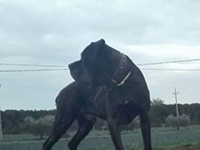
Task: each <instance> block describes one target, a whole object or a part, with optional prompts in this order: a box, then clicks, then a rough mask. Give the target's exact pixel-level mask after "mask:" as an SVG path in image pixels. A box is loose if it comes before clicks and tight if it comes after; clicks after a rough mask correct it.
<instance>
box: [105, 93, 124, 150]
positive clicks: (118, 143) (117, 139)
mask: <svg viewBox="0 0 200 150" xmlns="http://www.w3.org/2000/svg"><path fill="white" fill-rule="evenodd" d="M105 98H106V110H107V124H108V128H109V132H110V135H111V138H112V141H113V144H114V146H115V150H124V148H123V145H122V139H121V133H120V130H119V124H117V122H116V120H114V118H113V116H114V115H113V114H114V112H113V110H114V109H113V105H112V101H110V100H113V99H112V98H111V97H109V93H107V94H106V97H105Z"/></svg>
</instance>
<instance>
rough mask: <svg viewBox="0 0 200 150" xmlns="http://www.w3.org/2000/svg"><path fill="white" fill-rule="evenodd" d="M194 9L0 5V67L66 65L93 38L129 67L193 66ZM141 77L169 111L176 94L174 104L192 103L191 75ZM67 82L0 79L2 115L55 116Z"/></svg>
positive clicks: (43, 76) (49, 77)
mask: <svg viewBox="0 0 200 150" xmlns="http://www.w3.org/2000/svg"><path fill="white" fill-rule="evenodd" d="M199 3H200V2H199V1H197V0H190V1H186V0H177V1H173V0H168V1H165V0H153V1H151V2H149V1H147V0H140V1H137V0H126V1H120V0H119V1H90V2H89V1H86V0H82V1H79V2H74V1H64V0H51V1H42V2H41V1H39V0H38V1H31V0H30V1H24V0H19V1H17V2H16V1H14V0H6V1H1V2H0V18H1V19H0V45H1V46H0V54H1V55H0V60H1V62H7V63H35V64H55V65H56V64H59V65H67V64H68V63H70V62H72V61H74V60H77V59H79V57H80V56H79V55H80V52H81V51H82V50H83V49H84V48H85V46H87V45H88V44H89V43H90V42H91V41H96V40H98V39H100V38H105V39H106V41H107V43H108V44H109V45H111V46H113V47H114V48H116V49H118V50H120V51H122V52H123V53H125V54H128V55H129V56H130V57H131V58H132V59H133V61H134V62H135V63H146V62H156V61H168V60H174V59H189V58H194V57H197V58H200V53H199V51H200V43H199V36H200V28H199V24H200V17H199V14H200V10H199V8H198V7H199ZM0 67H1V68H0V69H27V68H28V67H26V68H25V67H16V66H13V67H8V66H0ZM150 67H151V66H150ZM154 67H159V68H160V67H163V68H179V67H181V68H186V67H193V68H194V67H195V68H199V67H200V66H199V65H198V64H194V65H191V66H186V65H164V66H154ZM141 68H142V67H141ZM29 69H30V68H29ZM31 69H33V68H31ZM143 72H144V75H145V77H146V79H147V82H148V84H149V87H150V90H151V93H152V94H151V95H152V96H153V97H155V98H156V97H160V98H163V99H164V100H166V102H167V103H172V102H173V95H172V94H171V92H172V90H173V88H174V86H177V88H178V89H179V90H180V97H181V95H182V96H183V97H182V99H180V102H197V101H199V100H197V97H198V95H197V94H195V92H196V93H198V92H197V91H198V90H199V88H198V87H197V82H198V81H199V79H198V72H196V73H193V72H189V73H186V72H179V73H177V72H161V71H160V72H159V71H143ZM71 81H72V79H71V77H70V75H69V72H68V71H58V72H40V73H0V83H1V84H2V88H1V89H0V90H1V92H0V93H1V97H2V101H3V102H2V103H3V104H2V107H3V109H7V108H17V109H20V108H23V109H41V108H44V109H45V108H47V109H50V108H54V100H53V99H54V98H55V96H56V94H57V93H58V91H59V90H60V89H61V88H62V87H64V86H65V85H67V84H68V83H70V82H71ZM183 91H184V92H183ZM11 93H12V94H11ZM23 93H25V94H23ZM181 93H183V94H181ZM191 99H192V101H191Z"/></svg>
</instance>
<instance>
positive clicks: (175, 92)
mask: <svg viewBox="0 0 200 150" xmlns="http://www.w3.org/2000/svg"><path fill="white" fill-rule="evenodd" d="M172 94H173V95H174V96H175V102H176V116H177V131H179V111H178V103H177V95H178V94H179V92H177V91H176V88H174V93H172Z"/></svg>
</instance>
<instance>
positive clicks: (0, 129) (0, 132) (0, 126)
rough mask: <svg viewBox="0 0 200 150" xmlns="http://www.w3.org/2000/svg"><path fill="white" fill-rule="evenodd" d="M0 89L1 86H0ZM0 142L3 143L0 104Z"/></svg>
mask: <svg viewBox="0 0 200 150" xmlns="http://www.w3.org/2000/svg"><path fill="white" fill-rule="evenodd" d="M0 87H1V84H0ZM0 141H3V133H2V123H1V104H0Z"/></svg>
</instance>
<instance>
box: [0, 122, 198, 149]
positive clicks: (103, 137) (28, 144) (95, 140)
mask: <svg viewBox="0 0 200 150" xmlns="http://www.w3.org/2000/svg"><path fill="white" fill-rule="evenodd" d="M21 136H22V135H21ZM94 136H97V137H94ZM11 137H12V136H10V138H11ZM22 137H23V136H22ZM27 138H28V135H27ZM14 139H16V137H14ZM22 139H23V138H22ZM29 139H30V137H29ZM122 139H123V143H124V147H125V149H131V148H133V147H134V148H135V149H142V147H143V142H142V136H141V133H140V131H139V130H138V132H137V133H135V134H133V133H131V132H128V133H127V134H125V132H124V133H123V134H122ZM68 140H69V139H61V140H60V141H59V142H58V143H56V145H55V146H54V147H53V149H52V150H65V149H66V148H67V142H68ZM199 142H200V126H191V127H189V128H181V130H180V131H178V132H177V131H175V129H174V128H152V146H153V147H154V148H157V149H162V148H173V147H187V146H190V145H200V143H199ZM42 143H43V141H38V140H32V141H28V140H27V141H13V142H11V141H10V140H9V142H8V141H7V142H0V150H40V149H41V147H42ZM79 150H114V147H113V144H112V141H111V139H110V136H109V134H108V132H107V131H105V132H99V131H95V133H94V132H92V133H91V134H90V135H89V136H88V137H87V138H86V139H84V140H83V141H82V143H81V144H80V146H79Z"/></svg>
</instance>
